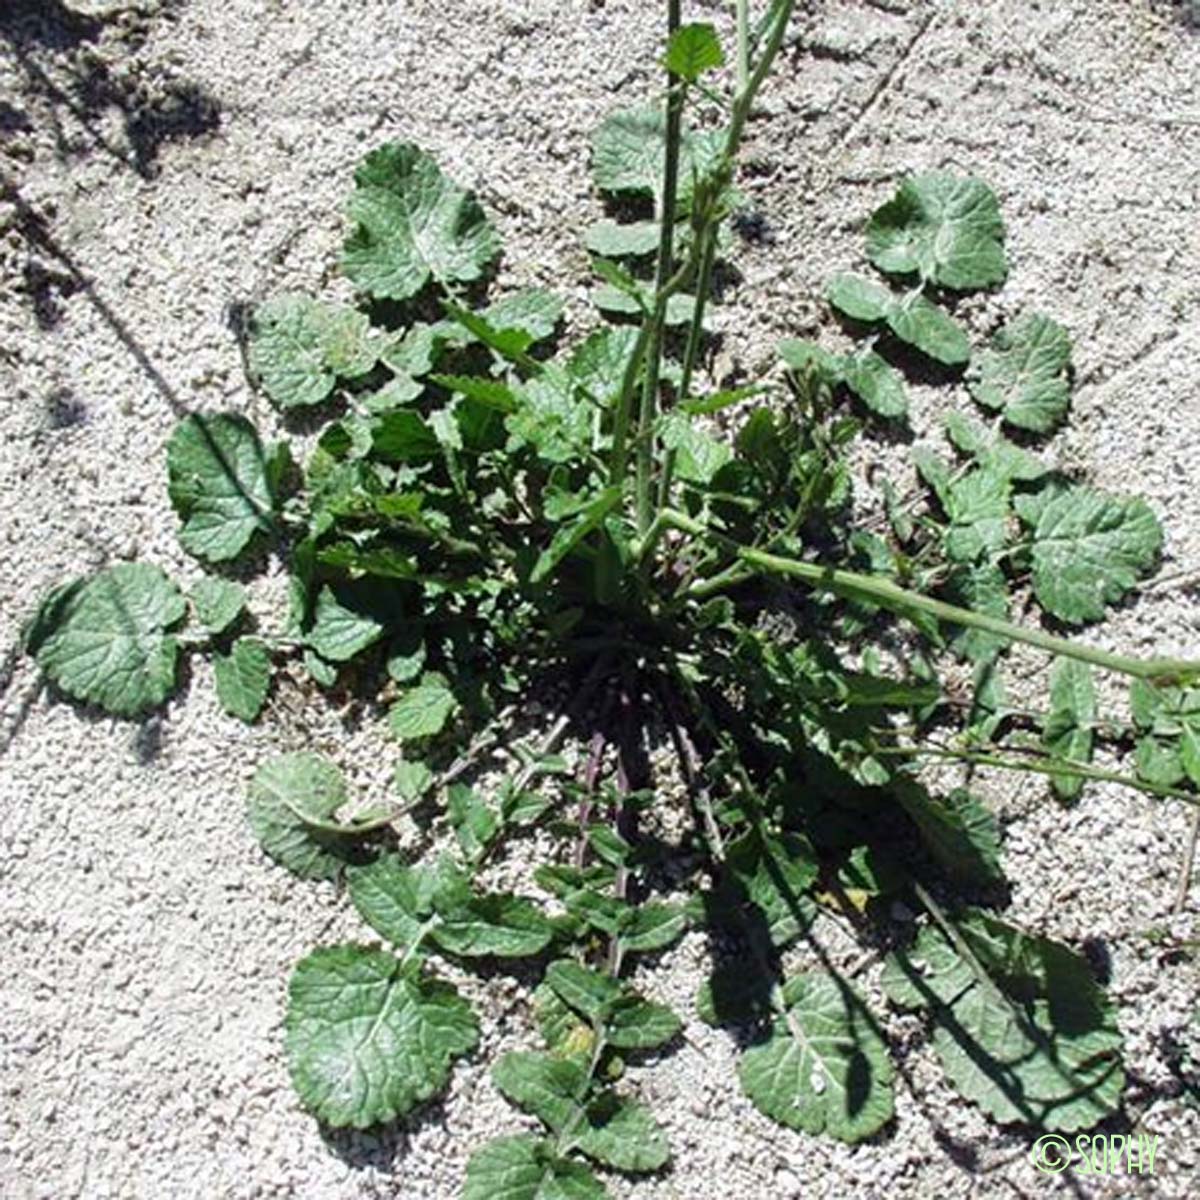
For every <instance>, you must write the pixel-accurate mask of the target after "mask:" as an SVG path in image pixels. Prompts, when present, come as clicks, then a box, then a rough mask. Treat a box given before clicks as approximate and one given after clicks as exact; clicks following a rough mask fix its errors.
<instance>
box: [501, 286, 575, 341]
mask: <svg viewBox="0 0 1200 1200" xmlns="http://www.w3.org/2000/svg"><path fill="white" fill-rule="evenodd" d="M562 314H563V302H562V299H561V298H560V297H558V296H556V295H555V294H554V293H553V292H549V291H547V290H546V289H545V288H525V289H524V290H523V291H519V292H511V293H510V294H509V295H507V296H502V297H501V298H500V299H499V300H496V301H494V302H493V303H492V304H489V305H488V306H487V308H485V309H484V310H483V318H484V320H485V321H487V323H488V324H489V325H490V326H491V327H492V328H493V329H519V330H520V331H521V332H522V333H524V334H526V335H527V336H528V337H529V345H530V346H532V345H535V344H536V343H538V342H544V341H545V340H546V339H547V338H549V337H552V336H553V335H554V330H555V329H556V328H557V327H558V322H559V321H560V320H561V318H562Z"/></svg>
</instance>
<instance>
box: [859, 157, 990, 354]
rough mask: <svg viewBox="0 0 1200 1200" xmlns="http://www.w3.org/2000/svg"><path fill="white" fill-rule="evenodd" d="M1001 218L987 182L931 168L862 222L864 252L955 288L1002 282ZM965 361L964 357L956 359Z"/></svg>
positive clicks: (882, 264)
mask: <svg viewBox="0 0 1200 1200" xmlns="http://www.w3.org/2000/svg"><path fill="white" fill-rule="evenodd" d="M1003 238H1004V223H1003V222H1002V221H1001V219H1000V207H999V205H998V204H997V203H996V197H995V195H994V194H993V192H992V190H991V188H989V187H988V186H987V184H985V183H983V182H981V181H980V180H978V179H972V178H970V177H961V176H956V175H951V174H948V173H946V172H933V173H931V174H928V175H917V176H914V177H912V178H909V179H906V180H905V181H904V182H903V183H902V184H901V185H900V188H899V190H898V191H897V192H896V195H895V196H894V197H893V198H892V199H891V200H889V201H888V202H887V203H886V204H884V205H883V206H882V207H881V208H878V209H876V211H875V213H874V214H873V215H872V217H871V220H870V221H869V222H868V224H867V257H868V258H869V259H870V260H871V262H872V263H874V264H875V266H877V267H878V268H879V269H880V270H881V271H884V272H886V273H888V274H890V275H891V274H894V275H909V274H914V273H915V274H917V275H919V276H920V277H921V279H922V281H923V282H925V283H936V284H940V285H941V286H942V287H948V288H954V289H955V290H957V291H970V290H971V289H973V288H983V287H990V286H991V285H992V284H996V283H1002V282H1003V281H1004V277H1005V275H1006V274H1007V270H1008V268H1007V265H1006V263H1005V261H1004V247H1003V245H1002V241H1003ZM960 361H965V359H963V360H960Z"/></svg>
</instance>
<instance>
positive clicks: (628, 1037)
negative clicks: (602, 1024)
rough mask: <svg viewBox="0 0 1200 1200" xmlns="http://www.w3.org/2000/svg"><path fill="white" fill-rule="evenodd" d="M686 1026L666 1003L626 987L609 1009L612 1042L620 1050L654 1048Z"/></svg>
mask: <svg viewBox="0 0 1200 1200" xmlns="http://www.w3.org/2000/svg"><path fill="white" fill-rule="evenodd" d="M682 1028H683V1022H682V1021H681V1020H680V1019H679V1018H678V1017H677V1016H676V1015H675V1013H673V1012H672V1011H671V1010H670V1009H669V1008H668V1007H667V1006H666V1005H665V1004H657V1003H655V1002H654V1001H653V1000H644V999H642V997H641V996H639V995H638V994H637V993H636V992H632V991H625V992H624V994H623V995H622V996H621V997H620V998H619V999H618V1000H616V1001H615V1002H614V1003H613V1005H612V1007H611V1009H610V1010H609V1014H608V1020H607V1034H608V1044H609V1045H610V1046H615V1047H617V1048H618V1049H620V1050H653V1049H655V1048H656V1047H658V1046H661V1045H663V1044H664V1043H666V1042H669V1041H670V1040H671V1039H672V1038H673V1037H674V1036H675V1035H676V1034H677V1033H678V1032H679V1031H680V1030H681V1029H682Z"/></svg>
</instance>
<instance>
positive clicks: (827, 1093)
mask: <svg viewBox="0 0 1200 1200" xmlns="http://www.w3.org/2000/svg"><path fill="white" fill-rule="evenodd" d="M784 1003H785V1004H786V1005H787V1009H786V1012H784V1013H781V1014H780V1015H779V1016H777V1017H776V1018H775V1022H774V1024H773V1025H772V1027H771V1031H770V1034H769V1036H768V1038H767V1040H766V1041H765V1042H763V1043H762V1044H761V1045H757V1046H752V1047H751V1048H750V1049H749V1050H747V1051H746V1053H745V1055H744V1056H743V1057H742V1062H741V1066H740V1068H739V1071H738V1074H739V1076H740V1078H741V1081H742V1088H743V1089H744V1090H745V1092H746V1095H747V1096H749V1097H750V1099H751V1100H753V1101H754V1104H755V1106H756V1107H758V1108H760V1109H761V1110H762V1111H763V1112H764V1113H766V1114H767V1116H768V1117H772V1118H774V1120H776V1121H778V1122H780V1124H782V1125H787V1126H789V1127H790V1128H792V1129H802V1130H804V1132H805V1133H827V1134H829V1135H830V1136H831V1137H835V1138H838V1139H840V1140H841V1141H844V1142H857V1141H861V1140H862V1139H863V1138H865V1137H870V1136H871V1134H873V1133H875V1132H876V1131H877V1130H878V1129H879V1128H880V1127H881V1126H883V1125H884V1124H885V1123H886V1122H887V1121H888V1120H890V1118H891V1116H892V1111H893V1098H892V1066H891V1063H890V1062H889V1061H888V1057H887V1049H886V1047H885V1046H884V1043H883V1039H882V1038H881V1037H880V1035H879V1031H878V1028H877V1027H876V1025H875V1023H874V1021H873V1020H872V1019H871V1018H870V1016H869V1014H868V1013H867V1009H866V1005H865V1004H864V1003H863V1002H862V1000H861V999H860V998H859V996H858V994H857V993H856V992H854V991H853V990H852V989H851V987H850V985H849V984H847V983H845V982H844V981H842V980H840V979H837V978H835V977H834V976H832V975H829V974H826V973H823V972H812V973H809V974H806V975H799V976H797V977H796V978H794V979H792V980H790V981H789V982H788V984H787V986H786V988H785V989H784Z"/></svg>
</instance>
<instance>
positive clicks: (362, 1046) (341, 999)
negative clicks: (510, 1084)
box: [287, 946, 479, 1129]
mask: <svg viewBox="0 0 1200 1200" xmlns="http://www.w3.org/2000/svg"><path fill="white" fill-rule="evenodd" d="M478 1038H479V1025H478V1022H477V1021H476V1019H475V1014H474V1013H473V1012H472V1011H471V1007H470V1005H469V1004H468V1003H467V1002H466V1001H465V1000H464V999H463V998H462V997H461V996H460V995H459V994H458V993H457V992H456V991H455V990H454V988H452V987H451V986H450V985H449V984H447V983H443V982H440V981H438V980H434V979H429V978H427V977H424V976H422V975H421V974H420V973H419V969H418V968H417V967H416V966H413V965H410V966H407V967H406V966H404V965H403V964H402V963H401V962H400V960H399V959H397V958H394V957H393V956H392V955H390V954H387V953H385V952H384V951H382V950H370V949H367V948H366V947H363V946H332V947H328V948H326V949H322V950H316V951H314V952H313V953H312V954H310V955H309V956H308V957H307V958H305V959H304V960H303V961H302V962H300V963H299V964H298V965H297V967H296V970H295V971H294V972H293V974H292V979H291V983H290V984H289V986H288V1011H287V1055H288V1066H289V1068H290V1070H291V1073H292V1081H293V1083H294V1084H295V1085H296V1091H297V1092H298V1093H299V1094H300V1099H301V1100H302V1101H303V1102H304V1104H305V1105H306V1106H307V1107H308V1108H309V1109H311V1110H312V1112H313V1113H315V1114H316V1116H318V1117H319V1118H320V1119H321V1120H322V1121H325V1122H326V1123H327V1124H329V1125H334V1126H344V1125H352V1126H354V1127H355V1128H358V1129H364V1128H366V1127H367V1126H369V1125H376V1124H379V1123H380V1122H383V1121H392V1120H395V1118H397V1117H400V1116H403V1115H404V1114H405V1113H407V1112H409V1111H411V1110H412V1109H413V1108H415V1107H416V1106H417V1105H418V1104H420V1103H421V1102H422V1101H424V1100H428V1099H429V1098H430V1097H431V1096H433V1095H434V1094H435V1093H436V1092H438V1091H440V1090H441V1089H442V1088H443V1087H444V1086H445V1085H446V1081H447V1079H448V1078H449V1076H450V1063H451V1062H452V1061H453V1060H454V1059H455V1058H458V1057H460V1056H462V1055H464V1054H466V1053H467V1052H468V1051H469V1050H471V1049H472V1048H473V1047H474V1046H475V1043H476V1041H477V1040H478Z"/></svg>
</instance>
